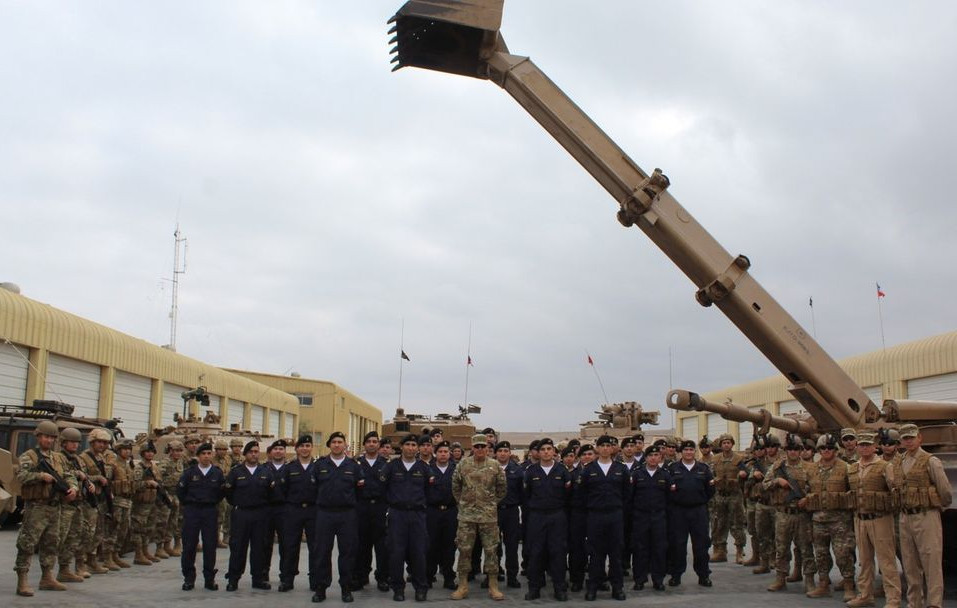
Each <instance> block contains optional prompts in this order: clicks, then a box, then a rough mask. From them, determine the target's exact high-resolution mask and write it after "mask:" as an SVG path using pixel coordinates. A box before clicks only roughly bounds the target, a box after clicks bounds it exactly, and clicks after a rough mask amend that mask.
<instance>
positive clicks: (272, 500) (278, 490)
mask: <svg viewBox="0 0 957 608" xmlns="http://www.w3.org/2000/svg"><path fill="white" fill-rule="evenodd" d="M263 466H264V467H266V471H267V472H268V473H269V477H270V479H272V482H273V485H272V491H271V492H270V493H269V504H271V505H281V504H283V503H284V502H286V497H285V496H283V493H282V472H283V469H285V468H286V465H285V463H283V465H282V466H281V467H279V468H278V469H277V468H276V467H274V466H273V464H272V463H271V462H267V463H266V464H265V465H263Z"/></svg>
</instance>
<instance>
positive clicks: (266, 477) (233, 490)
mask: <svg viewBox="0 0 957 608" xmlns="http://www.w3.org/2000/svg"><path fill="white" fill-rule="evenodd" d="M266 466H267V465H263V464H261V465H259V466H257V467H256V470H255V471H254V472H253V473H250V472H249V469H247V468H246V465H245V464H241V465H238V466H235V467H233V468H231V469H230V470H229V474H228V475H226V483H225V485H224V486H223V492H224V493H225V494H226V500H227V501H229V504H231V505H233V506H234V507H242V508H250V507H264V506H266V505H267V504H269V496H270V494H271V493H272V491H271V490H272V486H273V476H272V475H270V474H269V470H268V469H267V468H266ZM269 466H270V468H271V466H272V465H269Z"/></svg>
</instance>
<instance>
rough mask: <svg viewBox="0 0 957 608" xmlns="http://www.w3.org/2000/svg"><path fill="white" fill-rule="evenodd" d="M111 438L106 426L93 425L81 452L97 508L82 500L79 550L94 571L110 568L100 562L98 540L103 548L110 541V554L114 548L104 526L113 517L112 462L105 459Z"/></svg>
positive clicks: (104, 572) (99, 571)
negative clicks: (87, 444) (84, 449)
mask: <svg viewBox="0 0 957 608" xmlns="http://www.w3.org/2000/svg"><path fill="white" fill-rule="evenodd" d="M112 440H113V437H112V436H111V435H110V433H109V431H107V430H106V429H93V430H92V431H90V436H89V442H90V448H89V449H87V450H86V451H84V452H83V453H82V454H80V462H81V463H82V464H83V467H84V469H85V470H86V473H87V475H89V477H90V481H92V482H93V485H94V486H96V489H97V499H98V500H97V506H96V509H93V508H91V507H89V506H88V505H86V504H85V503H84V504H83V505H81V506H80V511H81V513H82V514H83V518H82V520H83V522H82V523H83V531H82V534H81V538H80V550H82V551H86V568H87V570H89V571H90V572H91V573H93V574H106V573H107V572H109V569H108V568H106V567H104V566H103V565H102V564H100V562H99V561H98V558H97V552H98V551H99V549H100V546H101V544H102V545H103V546H104V548H105V547H106V545H107V544H109V547H110V554H111V555H112V548H113V547H112V545H113V543H112V539H111V538H110V537H109V532H110V530H109V529H108V527H107V519H109V518H110V517H112V513H110V506H111V504H112V500H113V498H112V497H113V490H112V488H111V487H110V484H111V483H112V482H113V465H112V464H110V462H109V460H108V459H107V453H108V448H109V445H110V442H111V441H112Z"/></svg>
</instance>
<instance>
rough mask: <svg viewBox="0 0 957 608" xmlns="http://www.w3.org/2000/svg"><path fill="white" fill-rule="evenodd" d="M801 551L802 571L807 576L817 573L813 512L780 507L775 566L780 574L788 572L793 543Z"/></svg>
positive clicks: (775, 536) (776, 532) (775, 532)
mask: <svg viewBox="0 0 957 608" xmlns="http://www.w3.org/2000/svg"><path fill="white" fill-rule="evenodd" d="M792 542H793V543H794V545H795V547H796V548H797V549H798V550H800V552H801V557H800V559H801V562H802V563H801V571H802V572H804V575H805V576H811V575H813V574H814V573H815V568H814V546H813V545H812V543H811V514H810V513H807V512H805V511H800V512H797V513H792V512H788V511H786V510H784V509H780V510H778V512H777V515H776V516H775V519H774V546H775V551H774V554H775V561H774V567H775V569H776V570H777V571H778V574H788V572H789V570H790V563H791V543H792Z"/></svg>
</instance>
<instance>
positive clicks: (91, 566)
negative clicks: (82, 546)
mask: <svg viewBox="0 0 957 608" xmlns="http://www.w3.org/2000/svg"><path fill="white" fill-rule="evenodd" d="M86 565H87V570H89V571H90V572H91V573H92V574H106V573H107V572H109V570H107V569H106V568H104V567H103V566H101V565H100V562H98V561H96V553H89V554H87V556H86Z"/></svg>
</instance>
